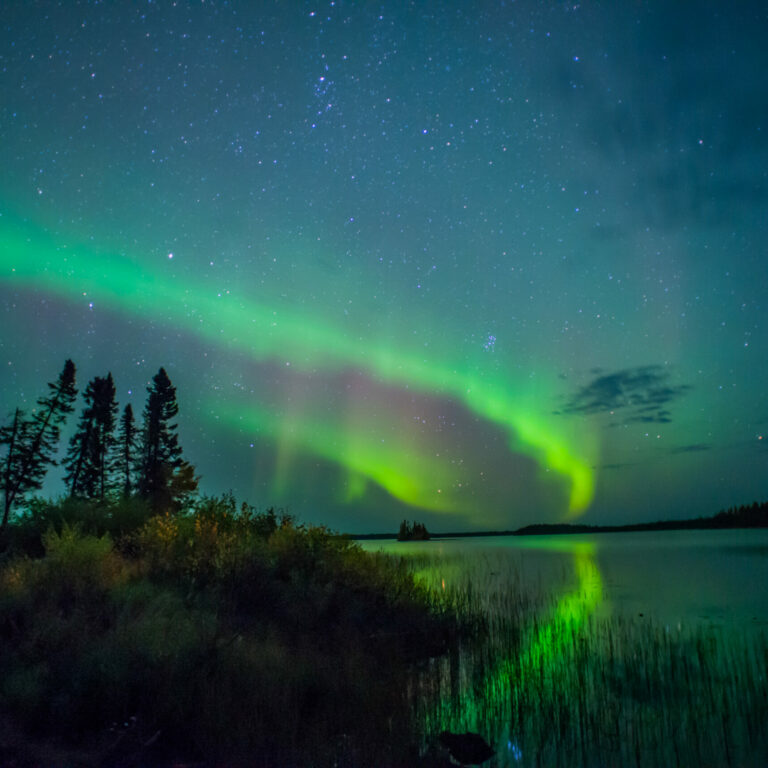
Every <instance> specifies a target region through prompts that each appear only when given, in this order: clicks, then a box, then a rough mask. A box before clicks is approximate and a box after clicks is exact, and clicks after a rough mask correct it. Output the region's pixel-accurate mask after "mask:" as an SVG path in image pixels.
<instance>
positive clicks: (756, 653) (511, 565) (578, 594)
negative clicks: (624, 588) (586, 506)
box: [412, 550, 768, 766]
mask: <svg viewBox="0 0 768 768" xmlns="http://www.w3.org/2000/svg"><path fill="white" fill-rule="evenodd" d="M565 562H566V563H567V562H568V561H567V560H566V561H565ZM412 567H413V569H414V572H415V573H416V575H417V579H418V580H419V581H420V582H421V583H422V584H425V585H427V586H428V587H429V589H430V591H431V592H432V594H434V595H435V596H436V600H439V601H442V602H443V603H447V604H448V605H452V606H454V608H455V610H456V612H457V614H459V615H475V614H477V612H478V611H479V612H480V614H481V616H482V617H484V619H485V622H484V624H483V628H484V631H482V632H480V633H478V634H477V635H476V636H475V637H474V638H473V639H471V640H469V641H466V640H465V641H464V642H462V643H460V644H459V645H458V646H457V647H455V648H454V649H453V650H452V652H451V653H450V654H449V655H448V656H447V657H446V658H443V659H437V660H435V661H434V662H433V664H432V667H431V668H430V669H429V670H428V671H427V673H426V674H425V675H424V676H423V678H422V681H421V683H420V687H418V690H417V693H416V698H417V699H418V701H417V702H415V703H414V712H415V716H416V717H417V718H418V719H419V720H420V722H421V724H422V726H421V727H422V732H423V734H424V742H423V748H424V749H427V747H428V745H429V744H430V743H432V742H433V741H434V738H435V736H436V734H437V733H439V732H440V731H441V730H445V729H447V730H452V731H457V732H463V731H465V730H471V731H477V732H480V733H483V734H484V735H485V736H486V737H487V738H488V739H489V740H490V741H491V743H492V744H494V746H495V747H496V749H497V750H498V755H497V757H496V758H494V760H492V761H491V762H490V765H491V766H493V765H496V766H506V765H510V766H512V765H515V766H516V765H520V766H554V765H557V766H571V765H572V766H606V765H621V766H675V765H691V766H693V765H695V766H699V765H712V766H761V765H765V764H766V760H767V759H768V732H767V730H766V728H765V726H764V724H765V723H766V722H768V684H767V682H766V681H767V680H768V677H767V673H768V643H767V639H766V637H765V635H764V634H761V633H759V632H755V631H754V630H749V631H746V630H739V629H738V628H737V627H731V628H727V627H725V628H723V627H720V628H718V627H714V626H701V625H698V626H695V627H691V628H686V627H685V626H682V625H676V626H668V625H660V624H657V623H654V622H653V621H649V620H648V619H646V618H643V617H634V618H628V617H626V616H621V615H617V616H612V615H610V614H606V612H605V611H601V610H599V608H600V607H601V600H602V587H601V582H600V573H599V571H598V570H597V567H596V565H595V563H594V561H593V560H592V558H591V556H590V552H589V551H588V550H583V551H578V550H577V551H576V552H575V553H574V554H573V563H572V565H571V566H570V573H569V571H568V569H567V568H566V569H563V570H562V572H561V578H560V580H559V581H558V579H555V581H554V583H555V586H554V588H553V587H552V586H550V587H547V588H545V587H543V586H542V585H541V584H540V585H539V586H538V587H537V588H532V587H531V582H530V579H528V580H526V579H525V578H524V577H523V576H522V574H521V571H520V562H519V561H518V560H516V559H515V558H513V557H510V556H509V555H508V554H507V555H505V556H498V557H496V556H493V555H489V554H487V553H477V554H473V555H469V556H461V555H459V556H453V557H449V558H441V557H432V558H429V557H427V556H424V555H421V556H417V557H414V558H413V560H412Z"/></svg>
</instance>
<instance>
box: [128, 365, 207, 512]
mask: <svg viewBox="0 0 768 768" xmlns="http://www.w3.org/2000/svg"><path fill="white" fill-rule="evenodd" d="M147 392H148V393H149V398H148V399H147V405H146V407H145V408H144V424H143V427H142V432H141V445H140V457H139V461H140V471H139V477H138V489H139V495H140V496H141V497H143V498H145V499H147V500H148V501H149V503H150V505H151V506H152V507H153V508H154V509H155V510H178V509H179V508H180V507H181V506H182V505H183V503H184V501H185V500H186V499H187V498H188V497H189V496H191V495H192V494H193V493H194V492H195V490H196V489H197V479H196V478H195V470H194V467H193V466H192V465H191V464H189V463H188V462H187V461H185V460H184V458H183V457H182V451H181V446H180V445H179V436H178V434H177V432H176V430H177V425H176V424H175V423H173V419H174V418H175V417H176V415H177V414H178V412H179V406H178V404H177V402H176V388H175V387H174V386H173V385H172V384H171V380H170V379H169V378H168V374H167V373H166V372H165V369H164V368H161V369H160V370H159V371H158V372H157V374H156V375H155V377H154V378H153V379H152V386H151V387H148V388H147Z"/></svg>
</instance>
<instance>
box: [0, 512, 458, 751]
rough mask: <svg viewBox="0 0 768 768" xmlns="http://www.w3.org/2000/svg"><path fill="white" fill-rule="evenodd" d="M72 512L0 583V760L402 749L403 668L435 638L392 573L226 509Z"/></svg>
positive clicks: (322, 536) (30, 540) (439, 641)
mask: <svg viewBox="0 0 768 768" xmlns="http://www.w3.org/2000/svg"><path fill="white" fill-rule="evenodd" d="M79 509H80V511H81V512H82V514H81V516H80V517H81V519H79V520H78V519H77V518H78V515H77V510H78V506H77V504H76V503H72V502H65V503H63V504H60V505H47V506H42V505H40V506H39V507H38V508H37V509H36V510H34V512H33V515H31V516H30V518H29V519H27V520H25V521H22V522H21V523H20V529H21V530H20V531H17V532H16V539H15V541H16V542H17V549H16V553H15V555H14V556H10V557H6V559H5V561H4V563H3V565H2V567H0V642H1V643H2V653H1V654H0V762H3V760H7V759H10V758H15V759H22V760H23V759H24V758H25V757H29V758H30V759H32V758H33V757H34V758H36V759H38V760H40V759H43V760H44V761H45V760H48V761H49V762H52V763H56V762H57V761H58V762H61V763H64V762H66V761H68V760H69V758H67V757H66V755H71V753H72V750H75V749H79V750H81V754H82V750H85V752H84V754H85V755H86V757H85V758H84V759H85V761H86V764H88V763H93V764H99V763H100V764H104V765H110V764H115V765H117V764H131V763H130V761H131V760H135V761H138V762H143V763H144V764H155V763H158V764H162V763H163V761H171V760H173V759H184V760H200V759H202V760H206V761H219V762H220V763H223V764H239V763H242V764H249V765H250V764H263V765H272V764H312V765H323V764H331V763H333V762H337V761H339V760H341V761H342V762H344V760H347V761H349V763H350V764H367V765H375V764H377V763H382V764H386V763H387V762H389V761H390V760H391V759H394V758H393V754H392V750H393V749H394V750H395V751H397V750H401V751H402V750H404V749H405V750H407V748H408V746H409V743H411V740H410V737H409V736H408V728H409V727H410V726H409V717H408V713H407V706H406V704H405V698H406V691H407V688H408V680H409V669H410V665H412V664H413V663H415V662H419V661H421V660H423V659H426V658H427V657H428V656H429V655H430V654H432V653H436V652H438V651H440V650H442V649H443V648H444V647H445V643H446V642H447V638H448V637H449V635H450V632H451V630H450V626H449V622H448V620H447V619H446V618H445V617H441V616H439V615H437V614H436V613H435V611H434V610H432V609H430V606H429V600H428V597H427V593H426V592H425V591H423V590H422V589H420V588H419V587H417V585H416V584H415V583H414V581H413V578H412V576H411V575H410V573H409V572H408V571H407V569H406V567H405V566H404V565H403V564H401V563H398V562H397V561H395V560H392V559H389V558H384V557H377V556H373V555H369V554H366V553H365V552H363V551H362V550H361V549H360V548H359V547H357V546H356V545H355V544H353V543H352V542H350V541H348V540H346V539H344V538H340V537H336V536H334V535H332V534H331V533H329V532H328V531H327V530H325V529H324V528H315V527H305V526H301V525H297V524H296V523H295V521H293V520H292V519H290V518H288V517H285V516H283V517H280V516H278V515H277V514H276V513H275V512H274V511H273V510H270V511H268V512H266V513H258V512H256V511H255V510H254V509H253V508H250V507H241V508H239V509H238V508H237V507H236V505H235V503H234V500H233V499H232V498H231V497H224V498H223V499H203V500H202V501H201V502H200V503H199V505H198V507H197V509H196V510H195V513H194V514H190V515H186V516H179V515H159V516H153V517H147V516H146V514H145V513H142V514H138V513H137V514H133V513H132V516H131V515H128V514H127V512H126V511H125V509H111V510H107V512H109V513H110V514H107V515H106V516H105V517H103V518H101V519H97V518H96V516H95V514H94V511H95V509H96V508H95V507H93V506H91V505H89V504H84V505H83V504H81V505H80V507H79ZM133 512H135V510H133ZM127 518H130V522H126V519H127ZM43 522H46V523H48V527H47V529H46V530H45V532H43V533H42V534H41V535H40V536H39V540H38V541H36V542H35V541H34V537H33V532H34V531H35V530H39V528H40V527H41V526H42V523H43ZM35 555H40V556H35ZM393 745H394V746H393ZM46 750H47V751H46ZM50 750H53V752H51V751H50ZM57 750H58V751H57ZM41 755H43V756H45V757H44V758H41ZM126 760H128V763H125V761H126Z"/></svg>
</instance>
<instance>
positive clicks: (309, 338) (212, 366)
mask: <svg viewBox="0 0 768 768" xmlns="http://www.w3.org/2000/svg"><path fill="white" fill-rule="evenodd" d="M0 26H1V29H0V308H2V326H0V398H1V399H0V407H1V408H2V413H0V416H2V418H3V419H7V417H8V416H9V415H10V413H11V412H12V409H13V408H14V407H16V406H17V405H19V406H21V407H24V408H27V409H29V408H31V407H32V406H33V405H34V401H35V400H36V398H37V397H39V396H40V395H41V394H43V393H44V392H45V383H46V382H47V381H51V380H54V379H55V378H56V376H57V375H58V373H59V371H60V370H61V368H62V365H63V362H64V360H65V358H67V357H71V358H72V359H73V360H74V361H75V363H76V364H77V366H78V384H79V387H80V388H81V390H82V389H83V388H84V387H85V384H86V383H87V381H88V380H89V379H90V378H92V377H94V376H96V375H105V374H106V373H107V371H111V372H112V373H113V375H114V377H115V381H116V383H117V388H118V399H119V402H120V405H121V407H122V406H123V405H124V404H125V403H127V402H130V403H132V404H133V407H134V410H135V411H136V412H137V413H141V411H142V409H143V406H144V402H145V399H146V387H147V385H148V384H149V382H150V380H151V378H152V376H153V375H154V374H155V373H156V371H157V369H158V368H159V367H160V366H161V365H162V366H165V367H166V369H167V371H168V373H169V375H170V377H171V379H172V381H173V383H174V384H175V385H176V387H177V389H178V397H179V406H180V413H179V432H180V437H181V444H182V446H183V448H184V451H185V455H186V456H187V458H188V459H189V460H190V461H191V462H192V463H193V464H195V466H196V467H197V470H198V472H199V474H200V475H201V477H202V480H201V490H202V491H203V492H205V493H216V494H218V493H221V492H223V491H226V490H228V489H232V490H233V491H234V493H235V494H236V495H237V496H238V498H240V499H247V500H249V501H250V502H252V503H254V504H256V505H257V506H260V507H262V508H264V507H265V506H269V505H276V506H280V507H287V508H288V510H289V511H290V512H292V513H293V514H296V515H297V516H298V517H299V518H301V519H302V520H304V521H306V522H322V523H326V524H328V525H330V526H331V527H333V528H337V529H342V530H348V531H357V532H363V531H374V530H395V529H396V526H397V524H398V522H399V521H400V520H401V519H402V518H403V517H408V518H409V519H414V518H415V519H417V520H422V521H424V522H426V524H427V526H428V527H429V528H430V529H433V530H461V529H480V528H489V527H494V528H499V527H503V528H512V527H517V526H519V525H524V524H528V523H534V522H557V521H561V520H576V519H578V520H579V521H581V522H588V523H601V522H612V523H622V522H632V521H646V520H655V519H659V518H664V517H666V518H668V517H690V516H696V515H700V514H704V515H709V514H713V513H715V512H717V511H718V510H719V509H720V508H721V507H726V506H730V505H732V504H741V503H744V502H751V501H753V500H755V499H766V498H768V387H767V386H766V384H767V383H768V333H767V329H768V246H767V245H766V243H768V44H767V43H766V41H768V10H766V6H765V3H764V2H761V1H755V2H749V3H748V2H734V3H723V2H706V1H705V2H697V3H687V2H670V1H669V0H658V1H654V2H641V1H639V0H634V1H632V2H630V0H621V1H616V2H613V1H611V2H607V1H606V2H600V3H598V2H583V3H563V2H533V1H520V2H512V1H509V0H508V1H507V2H477V3H470V2H465V3H454V2H409V3H408V2H385V3H373V2H359V3H352V2H340V1H339V2H327V1H326V2H318V3H301V2H266V1H259V2H237V3H226V2H215V1H214V2H204V3H203V2H194V3H192V2H190V3H187V2H178V3H171V2H135V3H127V2H122V3H118V2H104V3H82V2H63V3H60V4H54V3H48V2H38V3H28V2H22V1H21V0H18V1H16V2H14V1H13V0H11V2H9V3H6V4H4V6H3V12H2V15H1V16H0ZM81 404H82V401H79V403H78V409H79V407H80V406H81ZM73 425H74V418H70V428H71V427H72V426H73ZM60 453H61V451H60ZM45 491H46V493H49V494H54V495H55V494H59V493H61V492H63V487H62V485H61V482H60V471H59V470H54V471H53V472H52V473H51V474H50V475H49V479H48V482H47V484H46V488H45Z"/></svg>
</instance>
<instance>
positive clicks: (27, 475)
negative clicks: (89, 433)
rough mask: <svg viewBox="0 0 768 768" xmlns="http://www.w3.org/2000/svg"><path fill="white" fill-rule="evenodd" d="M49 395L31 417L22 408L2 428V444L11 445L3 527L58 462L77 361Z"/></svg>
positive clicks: (64, 371) (6, 467) (6, 466)
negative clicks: (60, 440)
mask: <svg viewBox="0 0 768 768" xmlns="http://www.w3.org/2000/svg"><path fill="white" fill-rule="evenodd" d="M48 390H49V392H48V395H47V396H45V397H41V398H39V399H38V401H37V407H36V408H35V410H34V411H33V413H32V416H31V417H30V418H29V419H26V418H25V417H24V414H23V413H22V412H21V411H19V410H18V409H17V410H16V411H15V413H14V418H13V422H12V423H11V424H10V425H8V426H7V427H3V428H2V429H0V445H6V446H8V448H7V450H8V453H7V454H6V459H5V463H4V469H3V476H2V481H3V492H4V503H3V518H2V522H0V528H4V527H5V526H6V525H7V524H8V517H9V515H10V510H11V507H12V506H13V504H14V502H17V501H20V500H21V499H22V498H23V497H24V494H25V493H27V492H28V491H31V490H38V489H40V488H42V484H43V478H44V477H45V473H46V471H47V470H48V467H49V466H51V465H55V464H56V461H55V459H54V454H55V452H56V446H57V444H58V442H59V435H60V432H61V425H62V424H63V422H64V420H65V419H66V417H67V414H69V413H71V412H72V410H73V408H72V403H73V402H74V400H75V397H76V395H77V389H75V364H74V363H73V362H72V361H71V360H67V361H66V362H65V363H64V368H63V369H62V372H61V373H60V374H59V378H58V379H57V380H56V382H55V383H49V384H48Z"/></svg>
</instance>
